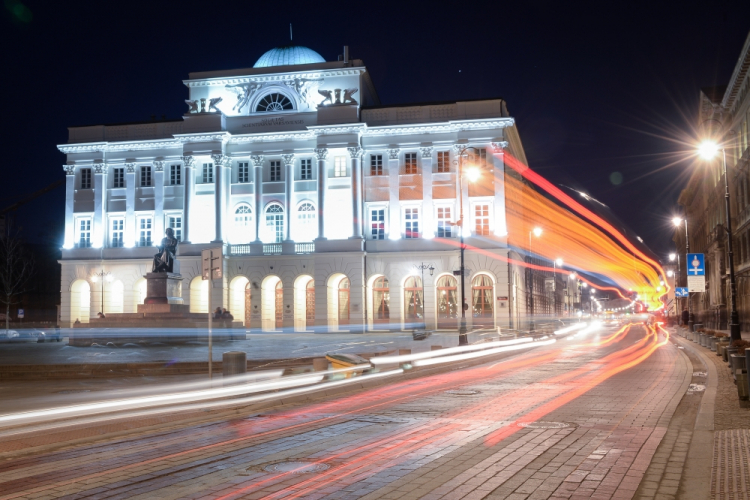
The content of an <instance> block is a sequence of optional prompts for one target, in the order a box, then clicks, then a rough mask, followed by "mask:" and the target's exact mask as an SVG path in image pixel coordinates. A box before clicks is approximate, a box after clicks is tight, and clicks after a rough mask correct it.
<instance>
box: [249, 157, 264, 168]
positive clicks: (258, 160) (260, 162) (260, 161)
mask: <svg viewBox="0 0 750 500" xmlns="http://www.w3.org/2000/svg"><path fill="white" fill-rule="evenodd" d="M250 159H251V160H252V162H253V165H254V166H256V167H262V166H263V155H252V156H251V157H250Z"/></svg>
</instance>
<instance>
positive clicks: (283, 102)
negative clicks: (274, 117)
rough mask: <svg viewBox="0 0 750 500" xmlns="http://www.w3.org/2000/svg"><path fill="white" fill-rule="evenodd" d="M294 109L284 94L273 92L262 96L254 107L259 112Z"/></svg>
mask: <svg viewBox="0 0 750 500" xmlns="http://www.w3.org/2000/svg"><path fill="white" fill-rule="evenodd" d="M290 109H294V104H292V101H291V100H289V98H288V97H287V96H285V95H284V94H279V93H276V92H275V93H273V94H268V95H267V96H264V97H263V99H261V100H260V102H258V105H257V106H256V107H255V111H260V112H264V111H265V112H273V111H287V110H290Z"/></svg>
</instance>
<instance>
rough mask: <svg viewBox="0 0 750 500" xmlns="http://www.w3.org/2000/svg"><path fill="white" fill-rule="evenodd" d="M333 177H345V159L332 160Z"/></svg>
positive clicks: (343, 157) (341, 157)
mask: <svg viewBox="0 0 750 500" xmlns="http://www.w3.org/2000/svg"><path fill="white" fill-rule="evenodd" d="M333 176H334V177H346V157H345V156H337V157H336V158H334V159H333Z"/></svg>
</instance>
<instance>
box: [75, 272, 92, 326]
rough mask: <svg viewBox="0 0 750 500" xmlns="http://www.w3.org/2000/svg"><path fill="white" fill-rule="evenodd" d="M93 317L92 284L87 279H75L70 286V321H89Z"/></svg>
mask: <svg viewBox="0 0 750 500" xmlns="http://www.w3.org/2000/svg"><path fill="white" fill-rule="evenodd" d="M90 317H91V285H89V282H88V281H86V280H81V279H79V280H75V281H74V282H73V284H72V285H71V287H70V321H71V323H74V322H75V321H76V320H78V321H80V322H81V323H88V322H89V318H90Z"/></svg>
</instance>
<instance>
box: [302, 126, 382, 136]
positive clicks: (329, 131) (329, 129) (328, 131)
mask: <svg viewBox="0 0 750 500" xmlns="http://www.w3.org/2000/svg"><path fill="white" fill-rule="evenodd" d="M307 129H308V130H310V131H311V132H313V133H314V134H315V135H318V136H320V135H341V134H362V133H364V132H365V131H366V130H367V124H366V123H351V124H347V125H311V126H308V127H307Z"/></svg>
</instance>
